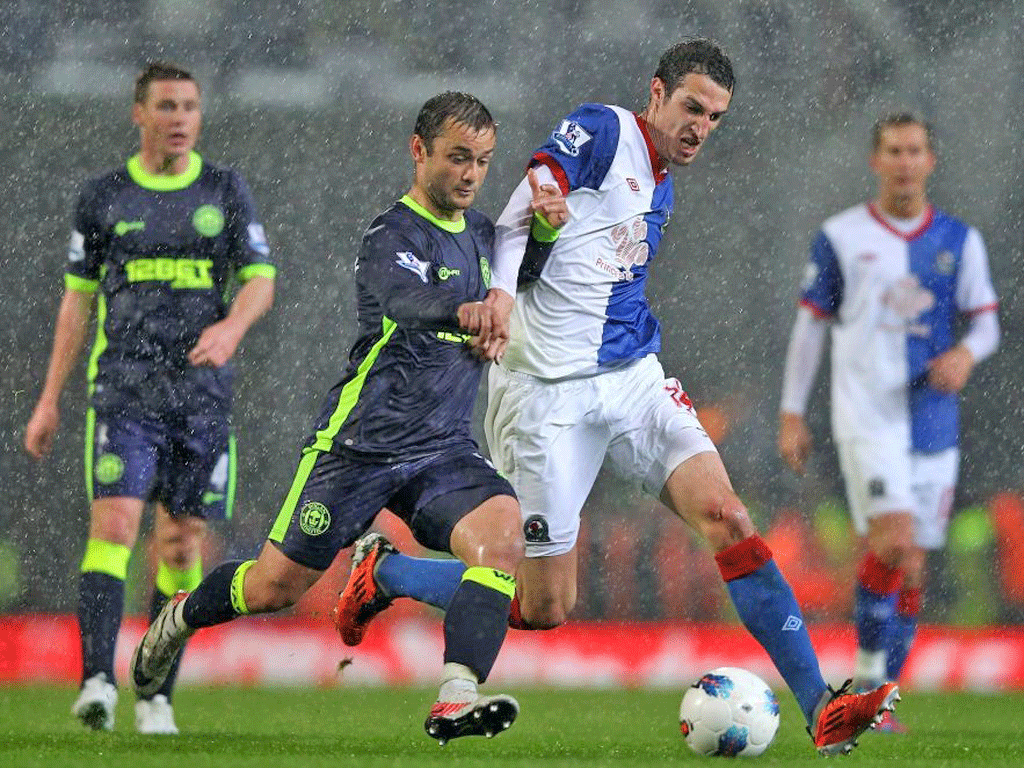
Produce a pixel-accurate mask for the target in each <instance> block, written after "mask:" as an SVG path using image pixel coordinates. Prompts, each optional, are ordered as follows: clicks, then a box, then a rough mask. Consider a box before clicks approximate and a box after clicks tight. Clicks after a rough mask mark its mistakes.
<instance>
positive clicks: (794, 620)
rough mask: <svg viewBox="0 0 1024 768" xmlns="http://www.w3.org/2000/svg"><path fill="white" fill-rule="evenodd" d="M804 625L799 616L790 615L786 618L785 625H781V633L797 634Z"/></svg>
mask: <svg viewBox="0 0 1024 768" xmlns="http://www.w3.org/2000/svg"><path fill="white" fill-rule="evenodd" d="M803 625H804V622H803V619H801V618H800V617H799V616H793V615H792V614H790V615H789V616H788V617H786V623H785V624H783V625H782V631H783V632H798V631H799V630H800V627H802V626H803Z"/></svg>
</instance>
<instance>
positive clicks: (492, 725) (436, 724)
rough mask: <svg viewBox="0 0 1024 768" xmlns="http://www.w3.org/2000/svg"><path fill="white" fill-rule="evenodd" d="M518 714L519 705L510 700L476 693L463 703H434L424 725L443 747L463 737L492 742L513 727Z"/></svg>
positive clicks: (504, 696) (500, 696)
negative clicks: (480, 738) (495, 737)
mask: <svg viewBox="0 0 1024 768" xmlns="http://www.w3.org/2000/svg"><path fill="white" fill-rule="evenodd" d="M518 714H519V702H517V701H516V700H515V699H513V698H512V697H511V696H506V695H505V694H498V695H497V696H478V695H476V694H475V693H473V694H471V695H470V696H467V697H466V698H465V699H464V700H461V701H458V700H456V701H441V700H440V699H439V700H438V701H437V702H435V703H434V706H433V707H431V709H430V715H429V716H428V717H427V721H426V723H424V724H423V727H424V729H425V730H426V732H427V735H428V736H429V737H430V738H432V739H437V743H438V744H439V745H440V746H442V747H443V746H444V745H445V744H447V743H448V742H449V741H451V740H452V739H457V738H459V737H460V736H486V737H487V738H489V739H490V738H492V737H494V736H496V735H497V734H499V733H501V732H502V731H506V730H508V729H509V728H511V727H512V723H514V722H515V720H516V716H517V715H518Z"/></svg>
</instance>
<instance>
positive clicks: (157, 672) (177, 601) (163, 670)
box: [131, 592, 195, 699]
mask: <svg viewBox="0 0 1024 768" xmlns="http://www.w3.org/2000/svg"><path fill="white" fill-rule="evenodd" d="M187 597H188V592H178V593H177V594H176V595H174V596H173V597H172V598H171V599H170V600H168V601H167V604H166V605H164V607H163V609H162V610H161V611H160V613H158V614H157V616H156V619H154V620H153V623H152V624H150V625H149V629H147V630H146V634H144V635H143V636H142V640H141V641H140V642H139V645H138V647H136V649H135V653H134V654H132V664H131V673H132V684H133V685H134V686H135V693H136V695H137V696H138V697H139V698H142V699H144V698H147V697H149V696H152V695H153V694H155V693H156V692H157V691H159V690H160V686H162V685H163V684H164V681H165V680H166V679H167V675H168V674H170V671H171V666H172V665H173V664H174V659H175V657H176V656H177V655H178V651H180V650H181V649H182V648H184V647H185V643H186V642H188V639H189V638H190V637H192V635H193V634H195V630H194V629H192V628H191V627H190V626H188V624H186V623H185V619H184V618H182V609H183V608H184V606H185V599H186V598H187Z"/></svg>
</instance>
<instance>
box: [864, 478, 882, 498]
mask: <svg viewBox="0 0 1024 768" xmlns="http://www.w3.org/2000/svg"><path fill="white" fill-rule="evenodd" d="M868 496H870V497H871V498H872V499H880V498H882V497H883V496H885V480H883V479H882V478H880V477H875V478H872V479H871V480H868Z"/></svg>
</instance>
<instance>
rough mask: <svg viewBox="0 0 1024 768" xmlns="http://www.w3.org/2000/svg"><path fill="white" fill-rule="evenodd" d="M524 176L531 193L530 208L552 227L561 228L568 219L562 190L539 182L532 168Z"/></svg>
mask: <svg viewBox="0 0 1024 768" xmlns="http://www.w3.org/2000/svg"><path fill="white" fill-rule="evenodd" d="M526 178H527V179H529V181H530V192H531V193H532V194H533V200H532V201H531V203H530V208H532V209H533V212H534V213H539V214H540V215H541V216H543V217H544V220H545V221H546V222H547V223H548V225H549V226H550V227H551V228H552V229H561V227H562V226H563V225H564V224H565V222H567V221H568V220H569V206H568V205H566V203H565V198H564V197H563V196H562V190H560V189H559V188H558V187H557V186H555V185H554V184H541V183H540V182H539V181H538V180H537V173H536V171H534V170H533V168H530V169H529V170H527V171H526Z"/></svg>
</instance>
